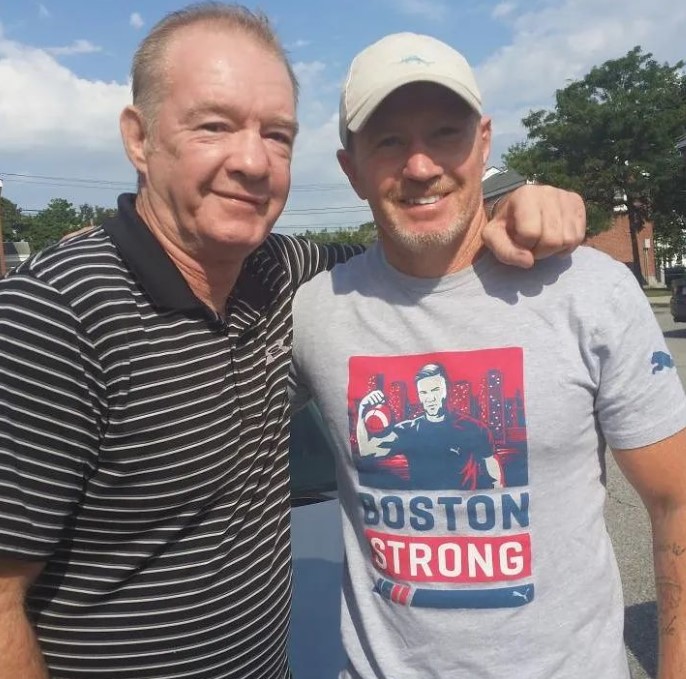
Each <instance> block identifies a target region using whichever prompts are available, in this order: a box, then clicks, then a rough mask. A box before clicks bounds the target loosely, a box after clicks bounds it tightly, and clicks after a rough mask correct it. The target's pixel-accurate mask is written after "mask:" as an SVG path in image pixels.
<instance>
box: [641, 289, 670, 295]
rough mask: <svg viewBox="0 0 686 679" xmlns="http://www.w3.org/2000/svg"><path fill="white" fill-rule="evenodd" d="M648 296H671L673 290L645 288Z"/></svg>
mask: <svg viewBox="0 0 686 679" xmlns="http://www.w3.org/2000/svg"><path fill="white" fill-rule="evenodd" d="M643 292H645V294H646V296H647V297H664V296H665V295H667V296H669V295H670V294H671V293H672V291H671V290H670V289H669V288H643Z"/></svg>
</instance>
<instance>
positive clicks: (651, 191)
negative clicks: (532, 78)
mask: <svg viewBox="0 0 686 679" xmlns="http://www.w3.org/2000/svg"><path fill="white" fill-rule="evenodd" d="M683 67H684V62H683V61H679V62H677V63H675V64H672V65H670V64H667V63H664V64H660V63H658V62H657V61H655V60H654V59H653V57H652V54H650V53H643V52H642V50H641V48H640V47H635V48H634V49H632V50H630V51H629V52H628V53H627V54H626V55H625V56H623V57H621V58H619V59H614V60H610V61H606V62H605V63H604V64H602V65H601V66H596V67H594V68H593V69H591V71H590V73H588V75H586V76H585V77H584V78H583V79H582V80H579V81H574V82H572V83H570V84H569V85H567V87H565V88H564V89H560V90H558V91H557V92H556V94H555V107H554V109H553V110H538V111H532V112H531V113H529V115H528V116H527V117H526V118H524V120H523V121H522V122H523V124H524V126H525V128H526V130H527V140H526V141H525V142H523V143H520V144H516V145H514V146H512V147H511V148H510V149H509V150H508V153H507V154H506V163H507V165H508V167H511V168H514V169H515V170H517V171H518V172H519V173H521V174H523V175H525V176H526V177H528V178H532V179H538V180H540V181H543V182H545V183H550V184H554V185H556V186H560V187H563V188H569V189H572V190H574V191H577V192H578V193H580V194H581V195H582V196H584V198H585V199H586V202H587V206H588V213H589V232H590V233H596V232H598V231H600V230H603V229H604V228H607V227H609V226H610V221H611V217H612V215H613V209H614V208H615V207H616V206H617V205H618V204H624V205H626V208H627V210H628V215H629V223H630V225H631V232H632V237H633V240H634V245H635V247H636V248H637V247H638V246H637V233H638V232H639V231H640V230H641V228H642V227H643V224H644V223H645V221H646V220H648V219H652V220H654V221H655V226H656V235H660V236H662V237H667V234H668V233H669V232H670V231H672V230H678V228H679V227H678V224H679V219H678V218H679V216H683V215H684V214H686V196H685V195H684V187H686V183H685V180H686V169H685V167H684V162H683V159H682V158H681V157H680V156H679V154H678V152H677V150H676V141H677V139H678V138H679V137H680V136H682V135H683V134H684V132H686V76H685V75H684V71H683ZM634 261H636V262H637V261H638V257H635V258H634Z"/></svg>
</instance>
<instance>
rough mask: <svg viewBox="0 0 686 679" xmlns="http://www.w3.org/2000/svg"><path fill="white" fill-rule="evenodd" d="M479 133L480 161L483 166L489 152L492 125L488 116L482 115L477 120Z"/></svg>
mask: <svg viewBox="0 0 686 679" xmlns="http://www.w3.org/2000/svg"><path fill="white" fill-rule="evenodd" d="M479 134H480V135H481V161H482V163H483V166H484V168H485V167H486V163H487V162H488V156H489V155H490V153H491V136H492V126H491V119H490V118H489V117H488V116H482V117H481V120H480V122H479Z"/></svg>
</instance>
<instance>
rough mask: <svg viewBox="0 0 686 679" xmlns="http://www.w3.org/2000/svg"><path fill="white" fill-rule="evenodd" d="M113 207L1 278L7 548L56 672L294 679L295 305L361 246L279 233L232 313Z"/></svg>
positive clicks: (0, 449) (0, 548)
mask: <svg viewBox="0 0 686 679" xmlns="http://www.w3.org/2000/svg"><path fill="white" fill-rule="evenodd" d="M119 209H120V216H119V218H118V219H116V220H114V221H112V222H110V223H107V224H106V225H105V226H104V227H103V228H99V229H96V230H95V231H93V232H91V233H88V234H85V235H83V236H78V237H76V238H73V239H71V240H69V241H65V242H62V243H59V244H58V245H56V246H54V247H51V248H48V249H47V250H45V251H44V252H43V253H41V254H39V255H37V256H36V257H34V258H33V259H31V260H29V261H28V262H26V263H24V264H23V265H22V266H21V267H19V269H18V270H16V271H15V272H14V273H13V274H12V275H11V276H9V277H8V278H6V279H4V280H3V281H2V282H0V357H1V359H0V360H1V362H2V369H1V370H0V556H11V557H19V558H21V559H27V560H36V561H45V562H46V567H45V570H44V571H43V573H42V574H41V576H40V577H39V579H38V580H37V581H36V583H35V584H34V586H33V587H32V588H31V590H30V592H29V596H28V600H27V607H28V610H29V614H30V616H31V619H32V620H33V621H34V623H35V625H36V628H37V634H38V637H39V640H40V644H41V647H42V649H43V652H44V655H45V658H46V660H47V663H48V665H49V667H50V671H51V677H52V679H60V678H64V679H77V678H78V679H85V678H86V677H87V678H88V679H94V678H96V677H108V678H112V679H117V678H121V679H152V678H153V677H154V678H155V679H162V678H164V679H182V678H191V677H192V678H193V679H218V678H220V677H222V678H228V677H231V678H235V679H251V678H258V677H259V678H265V679H267V678H268V679H272V678H281V677H286V676H287V674H288V670H287V661H286V652H285V649H286V635H287V629H288V614H289V602H290V583H291V567H290V548H289V502H288V485H289V477H288V465H287V462H288V459H287V454H288V415H289V412H288V404H287V397H286V382H287V377H288V364H289V361H290V344H291V298H292V295H293V293H294V290H295V289H296V288H297V286H298V285H299V284H300V283H301V282H303V281H305V280H307V279H309V278H310V277H311V276H313V275H314V274H315V273H317V272H318V271H320V270H322V269H323V268H326V267H328V266H330V265H332V264H333V263H334V261H335V259H336V258H338V259H343V258H344V257H346V256H348V255H350V254H353V253H354V250H353V249H352V248H348V249H347V251H346V250H344V249H335V248H324V247H320V246H316V245H314V244H312V243H309V242H307V241H305V240H302V239H297V238H292V237H287V236H279V235H272V236H270V237H269V238H268V239H267V241H266V242H265V243H264V244H263V245H262V246H261V247H260V248H259V249H258V250H257V251H256V252H255V253H254V254H253V255H252V256H251V257H250V258H249V259H248V260H247V261H246V264H245V266H244V269H243V271H242V273H241V275H240V277H239V280H238V282H237V284H236V287H235V289H234V292H233V295H232V299H231V302H230V305H229V313H228V315H227V319H226V321H223V320H221V319H220V318H219V317H218V316H217V315H216V314H215V313H214V312H212V311H211V310H210V309H208V308H207V307H206V306H204V305H203V304H202V303H201V302H200V301H199V300H198V299H197V298H196V297H195V296H194V295H193V294H192V292H191V291H190V289H189V288H188V286H187V285H186V283H185V281H184V279H183V278H182V277H181V276H180V274H179V273H178V271H177V269H176V268H175V267H174V265H173V264H172V263H171V261H170V260H169V259H168V258H167V256H166V255H165V253H164V252H163V251H162V249H161V248H160V246H159V245H158V242H157V241H156V240H155V239H154V237H153V236H152V235H151V234H150V232H149V231H148V229H147V228H146V227H145V225H144V224H143V223H142V222H141V221H140V220H139V219H138V217H137V216H136V213H135V209H134V207H133V197H132V196H122V197H121V198H120V202H119Z"/></svg>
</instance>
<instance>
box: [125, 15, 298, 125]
mask: <svg viewBox="0 0 686 679" xmlns="http://www.w3.org/2000/svg"><path fill="white" fill-rule="evenodd" d="M202 23H207V24H214V25H217V24H223V26H224V27H226V29H228V30H234V31H237V32H240V33H243V34H244V35H248V36H250V37H252V38H253V39H254V40H255V41H256V42H258V43H259V44H260V45H262V46H263V47H265V48H266V49H267V50H269V51H270V52H272V53H273V54H274V55H275V56H277V57H278V58H279V59H281V60H282V61H283V64H284V66H285V67H286V70H287V71H288V75H289V77H290V79H291V83H292V84H293V92H294V95H295V99H296V102H297V99H298V80H297V78H296V76H295V73H294V71H293V67H292V66H291V64H290V62H289V61H288V57H287V55H286V51H285V49H284V48H283V45H282V44H281V42H280V41H279V39H278V37H277V36H276V33H275V32H274V30H273V29H272V26H271V23H270V21H269V19H268V17H267V16H266V15H265V14H263V13H262V12H259V11H256V12H253V11H252V10H250V9H248V8H247V7H244V6H243V5H237V4H227V3H223V2H199V3H197V4H193V5H188V6H187V7H184V8H183V9H180V10H177V11H176V12H171V13H170V14H168V15H167V16H165V17H164V18H163V19H161V20H160V21H159V22H158V23H157V24H155V26H153V28H152V30H151V31H150V33H148V35H147V36H146V37H145V38H144V39H143V41H142V42H141V44H140V45H139V46H138V49H137V50H136V53H135V54H134V57H133V62H132V64H131V90H132V94H133V104H134V106H136V107H138V109H139V110H140V111H141V113H142V114H143V119H144V121H145V124H146V126H148V127H150V126H152V125H154V122H155V118H156V116H157V107H158V106H159V104H160V101H161V99H162V96H163V91H162V90H163V87H164V85H165V78H164V77H163V73H162V63H163V58H164V53H165V50H166V48H167V46H168V45H169V43H170V41H171V40H172V38H173V37H174V36H175V35H176V33H177V32H178V31H180V30H181V29H183V28H186V27H188V26H193V25H196V24H202Z"/></svg>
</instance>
